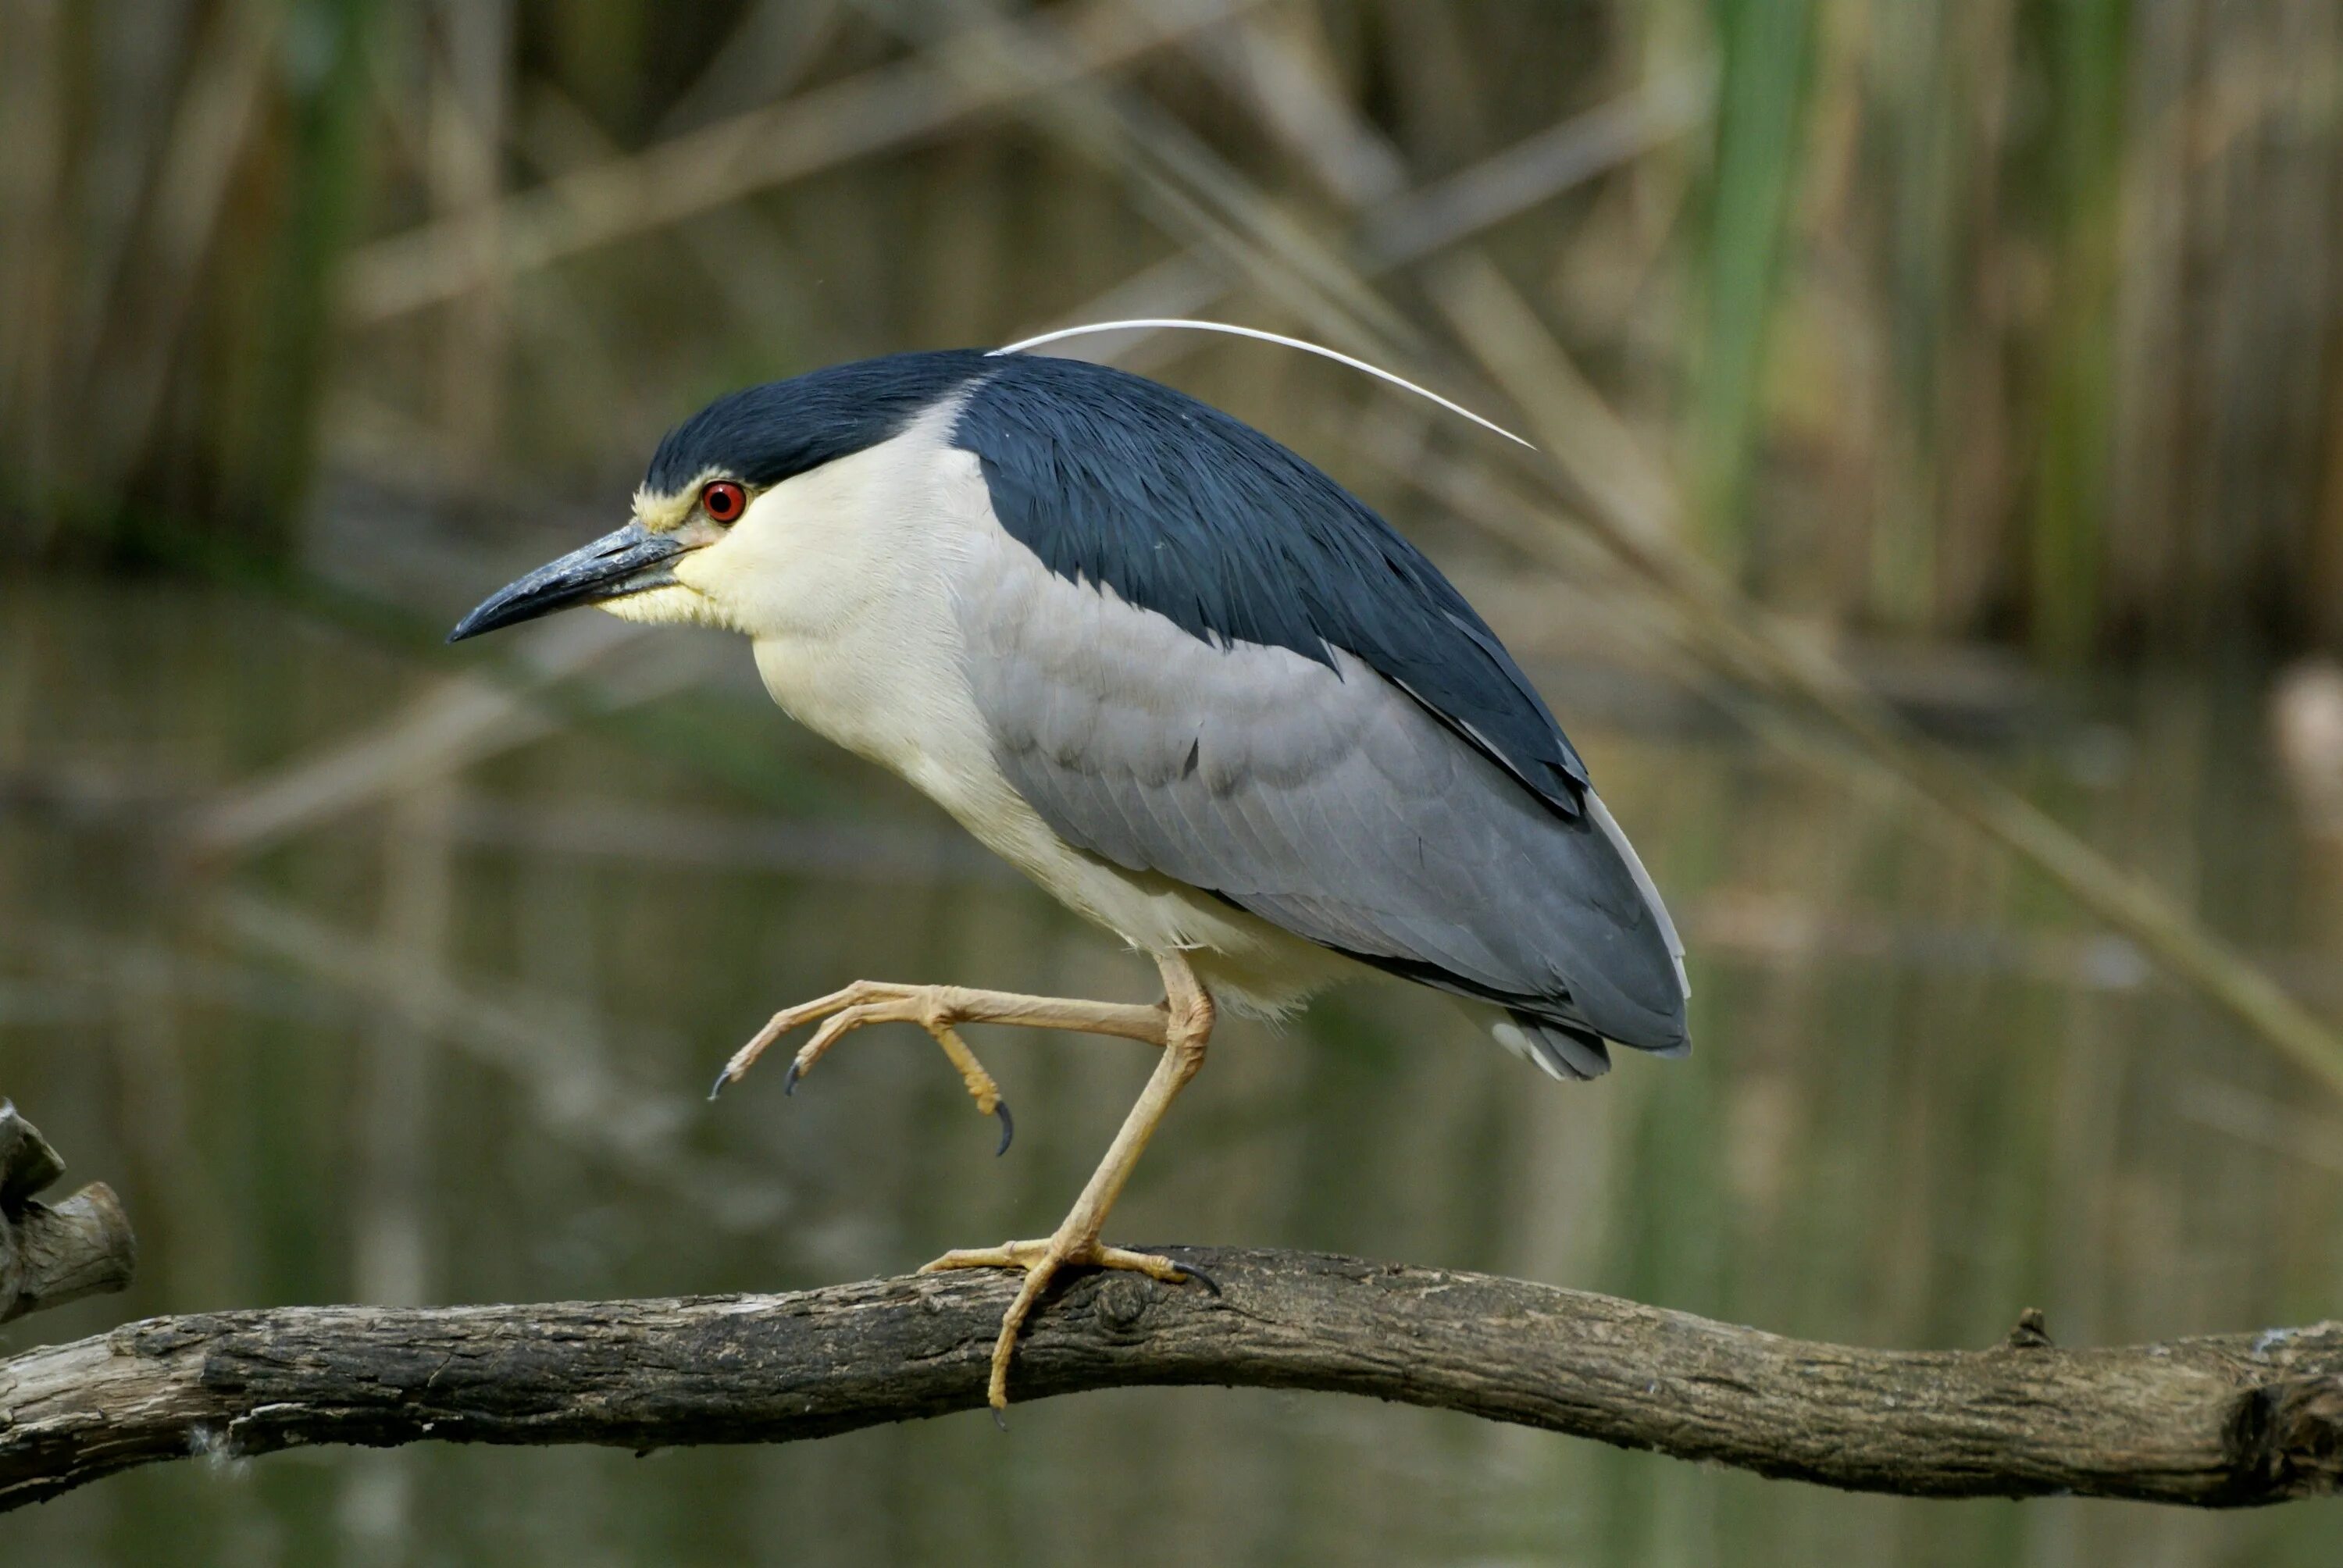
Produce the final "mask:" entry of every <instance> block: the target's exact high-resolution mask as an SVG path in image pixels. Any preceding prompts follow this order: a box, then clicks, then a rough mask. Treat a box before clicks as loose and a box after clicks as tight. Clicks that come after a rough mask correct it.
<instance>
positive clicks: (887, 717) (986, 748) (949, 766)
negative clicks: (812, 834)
mask: <svg viewBox="0 0 2343 1568" xmlns="http://www.w3.org/2000/svg"><path fill="white" fill-rule="evenodd" d="M851 641H852V639H848V640H846V641H828V642H825V643H822V644H820V645H812V644H804V643H797V642H793V641H791V640H790V639H786V638H760V639H759V641H758V642H757V644H756V655H757V666H758V670H759V674H760V675H762V676H763V678H764V681H765V686H766V689H767V690H769V692H771V693H772V696H773V699H774V700H775V701H777V702H778V703H779V704H780V706H781V708H782V709H784V710H785V711H787V712H788V713H789V715H790V717H792V718H794V719H797V720H798V721H799V723H801V724H803V725H805V726H806V728H808V729H811V730H813V731H814V732H815V733H816V734H819V735H820V736H822V737H823V738H824V739H829V740H831V741H833V742H835V743H837V744H838V745H840V746H842V747H844V748H845V749H848V750H850V751H852V752H854V753H856V754H857V755H859V756H861V757H864V758H867V759H870V760H871V761H873V762H876V763H878V764H879V765H880V766H881V767H883V768H885V769H888V770H889V771H890V772H892V773H894V774H896V775H898V776H899V777H900V778H901V779H904V780H905V781H906V782H908V783H910V785H911V786H912V787H913V788H915V789H918V790H919V791H920V793H921V794H924V795H926V796H927V797H928V798H929V799H931V800H933V801H935V803H936V804H937V805H939V806H940V807H942V808H943V809H944V810H945V811H947V812H948V813H950V816H951V817H952V819H954V820H955V821H957V822H959V823H960V826H961V827H963V828H965V829H968V831H969V832H970V834H971V835H972V836H973V837H974V838H975V839H976V840H977V841H978V842H979V843H980V844H982V845H983V846H984V847H985V848H986V849H990V850H991V851H992V852H993V853H994V854H996V855H999V856H1000V857H1001V859H1004V860H1006V861H1008V862H1009V863H1010V864H1011V865H1012V866H1014V867H1016V868H1017V869H1019V870H1020V871H1022V872H1023V873H1025V875H1026V876H1028V877H1030V878H1031V879H1032V880H1033V881H1034V882H1035V883H1037V884H1039V885H1040V887H1041V890H1043V891H1045V892H1047V893H1049V894H1050V895H1051V897H1052V898H1055V899H1056V900H1058V901H1059V902H1061V903H1062V904H1064V905H1065V906H1066V907H1067V908H1069V909H1071V910H1073V911H1074V912H1075V913H1076V914H1079V915H1081V916H1082V917H1083V918H1084V919H1086V920H1091V922H1093V923H1094V924H1097V925H1100V926H1103V927H1104V928H1106V929H1107V930H1110V931H1112V932H1113V933H1114V934H1115V935H1116V936H1118V937H1120V938H1121V939H1122V940H1124V941H1126V942H1128V943H1130V944H1131V946H1132V947H1134V948H1137V949H1139V950H1141V951H1142V952H1147V953H1151V954H1159V955H1160V954H1163V953H1168V952H1172V951H1175V950H1177V951H1184V952H1186V953H1188V954H1189V956H1190V959H1191V960H1192V962H1194V964H1195V965H1196V967H1197V970H1198V971H1199V973H1200V974H1201V975H1202V978H1203V979H1204V980H1205V982H1206V983H1207V984H1208V985H1210V986H1211V987H1212V990H1213V992H1214V994H1215V995H1216V996H1219V997H1220V998H1221V999H1222V1000H1224V1001H1227V1002H1229V1003H1231V1004H1232V1005H1233V1006H1234V1007H1236V1008H1237V1009H1238V1010H1241V1011H1244V1012H1250V1013H1255V1014H1267V1015H1272V1016H1273V1015H1276V1014H1279V1013H1282V1012H1285V1011H1287V1010H1291V1009H1292V1008H1294V1007H1296V1006H1298V1005H1300V1004H1301V1002H1302V1000H1305V999H1306V998H1307V997H1308V996H1309V995H1310V994H1311V993H1312V991H1315V990H1322V989H1323V988H1324V987H1325V986H1326V985H1328V984H1330V983H1332V982H1333V981H1334V980H1339V979H1342V977H1343V976H1344V975H1345V974H1346V973H1352V972H1365V971H1363V970H1361V969H1360V967H1359V966H1357V965H1356V964H1354V963H1353V962H1352V961H1351V960H1345V959H1343V958H1342V956H1341V955H1339V954H1336V953H1332V952H1330V951H1328V950H1325V949H1323V948H1321V947H1318V946H1317V945H1316V944H1314V943H1312V942H1309V941H1305V940H1302V939H1301V938H1299V937H1296V936H1294V935H1292V933H1291V932H1288V931H1285V930H1281V929H1280V928H1278V927H1276V926H1273V925H1272V924H1270V923H1269V922H1268V921H1266V920H1261V919H1259V918H1258V917H1256V916H1253V915H1250V914H1247V913H1245V912H1244V911H1243V910H1239V909H1237V908H1235V907H1233V906H1232V905H1230V904H1227V903H1225V902H1223V901H1222V900H1219V899H1217V898H1214V897H1213V896H1212V894H1210V893H1208V892H1205V891H1203V890H1201V889H1197V888H1192V887H1190V886H1188V885H1187V884H1186V883H1184V882H1181V881H1178V880H1175V879H1172V878H1170V877H1164V876H1161V875H1157V874H1154V873H1151V872H1143V871H1131V870H1127V869H1124V868H1122V867H1120V866H1117V865H1114V864H1112V863H1111V862H1110V861H1108V860H1105V859H1101V858H1099V857H1098V856H1095V855H1091V854H1086V853H1084V852H1083V851H1081V850H1080V849H1075V848H1074V847H1073V846H1072V845H1071V844H1069V843H1067V842H1066V841H1065V840H1064V839H1061V838H1060V837H1059V836H1058V835H1057V833H1056V832H1055V831H1054V830H1052V829H1051V827H1050V825H1049V824H1048V823H1047V822H1045V821H1043V820H1042V819H1041V815H1040V814H1039V813H1038V812H1036V811H1035V810H1034V809H1033V808H1032V807H1031V806H1030V805H1028V804H1027V803H1026V801H1025V799H1024V797H1023V796H1021V795H1020V794H1019V793H1018V792H1017V790H1016V789H1015V788H1014V787H1013V786H1011V783H1010V782H1009V780H1008V779H1007V778H1006V777H1005V776H1004V775H1003V774H1002V773H1001V769H1000V767H999V766H998V765H997V764H996V763H995V762H994V761H993V759H992V752H991V749H990V743H989V742H988V741H987V740H986V739H985V737H984V730H983V726H982V722H981V719H980V716H979V715H978V714H977V713H976V711H975V709H974V706H973V704H972V702H970V700H969V699H967V697H966V687H965V685H964V684H963V683H961V682H960V680H958V678H956V672H955V671H952V670H950V669H949V668H942V667H941V661H940V660H938V661H936V662H937V663H938V665H939V668H932V669H928V670H925V671H924V673H922V666H923V665H924V664H926V663H927V662H928V661H925V660H920V659H917V658H906V657H905V653H906V651H907V650H906V649H905V648H903V647H902V646H901V645H900V643H899V644H897V646H895V647H893V648H890V649H888V650H887V657H885V658H880V657H874V655H875V652H876V650H861V649H858V648H854V647H853V646H852V645H851ZM882 671H883V672H885V673H884V674H880V672H882Z"/></svg>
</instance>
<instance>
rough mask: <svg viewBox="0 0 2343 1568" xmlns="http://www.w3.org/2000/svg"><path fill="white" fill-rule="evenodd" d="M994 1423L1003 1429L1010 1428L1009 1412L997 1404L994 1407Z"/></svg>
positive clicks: (1004, 1430)
mask: <svg viewBox="0 0 2343 1568" xmlns="http://www.w3.org/2000/svg"><path fill="white" fill-rule="evenodd" d="M992 1424H993V1425H995V1426H997V1427H999V1428H1000V1429H1001V1431H1003V1432H1007V1431H1008V1430H1009V1412H1007V1411H1005V1410H1002V1409H1001V1408H1000V1407H999V1406H997V1405H996V1406H995V1407H993V1412H992Z"/></svg>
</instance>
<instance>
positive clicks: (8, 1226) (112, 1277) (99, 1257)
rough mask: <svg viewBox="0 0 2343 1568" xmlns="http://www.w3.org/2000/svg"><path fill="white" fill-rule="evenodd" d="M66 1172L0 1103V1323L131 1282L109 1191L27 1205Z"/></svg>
mask: <svg viewBox="0 0 2343 1568" xmlns="http://www.w3.org/2000/svg"><path fill="white" fill-rule="evenodd" d="M64 1174H65V1161H62V1160H60V1159H58V1158H57V1151H55V1150H54V1149H52V1148H50V1147H49V1144H48V1141H47V1140H46V1139H45V1138H43V1137H42V1136H41V1134H40V1131H39V1130H38V1129H36V1128H35V1127H34V1125H33V1124H32V1123H31V1122H29V1121H25V1119H24V1117H23V1116H21V1115H19V1114H18V1113H17V1111H16V1108H15V1106H14V1105H12V1104H10V1103H9V1102H8V1101H5V1100H0V1323H5V1322H8V1320H10V1319H11V1318H21V1317H23V1316H24V1315H25V1313H26V1312H39V1311H41V1310H42V1309H43V1308H45V1307H60V1306H63V1305H64V1304H65V1302H73V1301H78V1300H80V1299H81V1298H82V1297H84V1296H92V1295H96V1294H98V1293H99V1292H104V1291H118V1290H121V1289H123V1288H124V1287H125V1286H126V1285H128V1284H129V1283H130V1274H131V1271H132V1270H133V1269H134V1268H135V1267H136V1264H137V1261H138V1248H137V1242H136V1240H135V1239H134V1238H133V1237H132V1235H131V1231H130V1221H129V1219H128V1218H127V1217H126V1215H125V1214H124V1213H123V1211H122V1201H121V1200H120V1199H118V1198H116V1196H115V1195H114V1189H113V1188H111V1187H108V1186H107V1185H106V1183H105V1182H103V1181H95V1182H92V1183H91V1184H90V1185H88V1186H86V1187H85V1188H83V1189H82V1190H81V1191H78V1192H76V1193H75V1194H74V1195H73V1196H72V1197H70V1198H67V1199H66V1200H65V1201H63V1202H61V1203H58V1204H56V1205H55V1206H54V1207H52V1206H51V1205H49V1204H46V1203H42V1202H37V1201H35V1200H34V1197H33V1194H35V1192H40V1191H45V1190H46V1189H47V1188H48V1187H49V1186H50V1185H51V1184H52V1183H54V1182H55V1181H56V1179H57V1178H58V1177H59V1176H62V1175H64ZM0 1422H5V1417H0Z"/></svg>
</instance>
